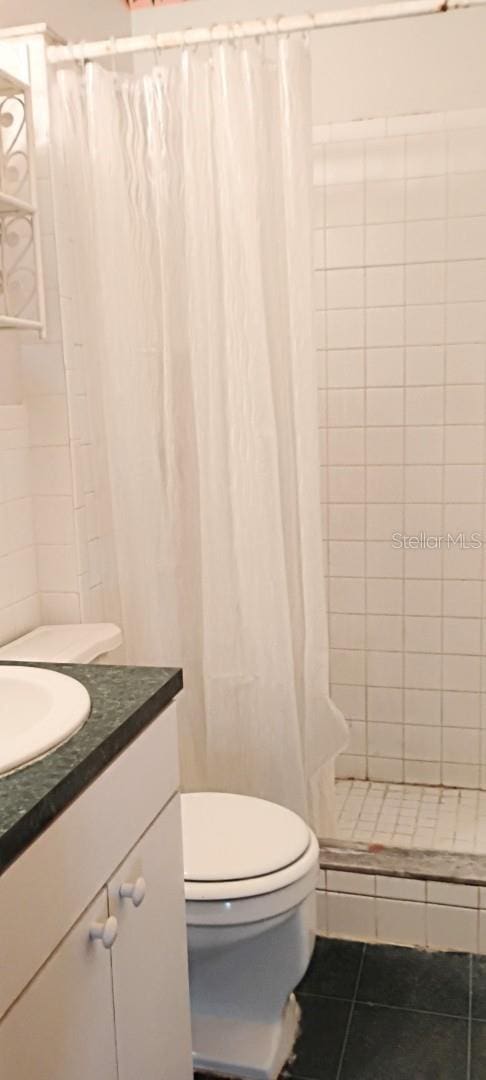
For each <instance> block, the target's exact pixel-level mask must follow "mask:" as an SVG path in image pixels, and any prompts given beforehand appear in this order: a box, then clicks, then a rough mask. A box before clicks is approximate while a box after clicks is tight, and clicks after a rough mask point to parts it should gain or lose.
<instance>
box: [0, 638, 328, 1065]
mask: <svg viewBox="0 0 486 1080" xmlns="http://www.w3.org/2000/svg"><path fill="white" fill-rule="evenodd" d="M121 646H122V635H121V631H120V630H119V628H118V627H117V626H115V625H113V624H112V623H93V624H88V623H75V624H72V625H59V626H40V627H37V628H36V629H35V630H33V631H31V632H30V633H28V634H24V636H23V637H21V638H17V640H15V641H12V642H10V643H9V644H8V645H4V646H3V647H2V648H0V660H3V661H7V662H8V661H22V662H24V663H29V662H40V663H42V662H44V663H91V664H92V663H113V662H114V663H116V662H120V661H121V659H122V657H121ZM181 804H182V830H183V846H184V888H185V901H186V923H187V934H188V946H189V974H190V991H191V1013H192V1036H193V1060H194V1068H195V1069H197V1070H199V1071H201V1072H208V1073H212V1074H214V1075H217V1076H222V1077H234V1078H245V1080H274V1078H276V1077H277V1076H278V1075H279V1073H280V1072H281V1070H282V1068H283V1067H284V1065H285V1063H286V1061H287V1060H288V1058H289V1056H290V1054H291V1052H292V1048H293V1045H294V1043H295V1040H296V1037H297V1034H298V1028H299V1015H300V1014H299V1007H298V1004H297V1001H296V999H295V996H294V994H293V991H294V990H295V987H296V986H297V985H298V983H299V982H300V979H301V978H302V976H303V975H304V973H305V971H306V968H307V966H308V964H309V961H310V958H311V955H312V950H313V947H314V941H315V925H316V910H315V905H316V898H315V888H316V883H317V873H318V866H319V847H318V843H317V839H316V837H315V836H314V833H313V832H312V831H311V829H309V827H308V826H307V825H306V823H305V822H304V821H303V820H302V819H301V818H300V817H298V815H297V814H294V813H292V811H290V810H287V809H286V808H285V807H283V806H278V805H276V804H275V803H271V802H267V801H266V800H264V799H256V798H251V797H249V796H246V795H233V794H225V793H222V792H193V793H191V794H187V795H182V796H181ZM161 962H162V958H161Z"/></svg>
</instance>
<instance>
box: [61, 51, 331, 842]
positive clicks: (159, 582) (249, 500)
mask: <svg viewBox="0 0 486 1080" xmlns="http://www.w3.org/2000/svg"><path fill="white" fill-rule="evenodd" d="M163 56H164V63H159V64H158V65H157V66H156V67H155V68H154V69H153V70H152V71H151V72H150V73H149V74H147V75H144V76H142V77H133V76H129V75H122V74H116V73H114V72H110V71H107V70H104V69H102V68H101V67H100V66H97V65H95V64H90V65H88V66H87V68H86V69H85V73H84V74H82V73H80V72H78V71H73V70H63V71H60V72H59V73H58V75H57V82H56V86H55V93H54V98H55V102H54V104H55V108H54V115H55V124H54V135H55V152H56V154H55V156H56V164H57V175H58V186H57V191H58V197H59V199H60V200H61V210H60V212H61V214H62V215H63V216H64V221H65V223H66V224H65V226H64V227H66V228H67V229H68V231H69V233H70V236H71V238H72V252H73V257H74V260H75V276H76V290H77V295H78V298H79V305H80V315H79V319H80V322H81V324H82V326H83V331H84V332H85V333H86V335H87V337H86V342H85V354H86V357H87V360H88V366H89V372H88V376H89V385H88V390H89V397H90V400H91V403H92V409H93V410H94V415H95V426H97V432H96V444H97V446H98V449H99V455H98V457H99V463H98V464H99V468H100V470H101V471H102V470H103V462H105V464H106V471H107V473H106V475H107V478H106V483H103V482H102V483H101V488H102V490H103V491H104V492H105V502H106V506H105V510H106V518H107V519H108V518H109V517H111V519H112V534H113V540H114V543H113V554H112V558H111V559H110V560H108V561H109V562H110V569H111V571H112V570H113V566H114V565H115V564H116V574H117V578H118V589H119V594H120V601H121V613H122V622H123V632H124V636H125V642H126V647H127V658H128V661H129V662H130V663H132V664H149V665H150V664H155V665H158V664H174V665H179V664H181V665H182V666H183V668H184V683H185V691H184V694H183V695H182V698H181V704H180V721H181V744H182V769H183V782H184V786H185V788H186V789H194V788H208V789H212V790H227V791H237V792H243V793H246V794H251V795H257V796H261V797H264V798H268V799H272V800H274V801H276V802H279V803H282V804H284V805H287V806H289V807H290V808H291V809H293V810H295V811H297V812H298V813H300V814H302V815H303V816H304V817H306V818H307V819H308V820H310V821H311V822H312V823H313V825H314V827H315V828H316V830H317V831H318V833H320V835H330V834H332V829H333V809H332V795H333V762H334V758H335V756H336V754H338V752H339V751H340V750H341V749H342V748H343V746H344V745H345V743H346V739H347V728H346V724H345V721H344V719H343V717H342V715H341V713H340V712H339V711H338V710H337V708H336V707H335V706H334V705H333V703H332V702H331V701H330V698H329V687H328V640H327V616H326V601H325V595H324V584H323V567H322V561H321V546H322V545H321V522H320V506H319V465H318V425H317V393H316V385H317V381H316V371H315V350H314V344H313V331H312V318H313V316H312V271H311V254H310V252H311V222H310V191H311V184H310V148H311V119H310V79H309V64H310V61H309V56H308V47H307V43H306V42H305V41H303V40H302V39H299V38H296V37H292V38H280V39H279V40H278V42H277V43H276V45H275V47H274V49H273V50H272V51H271V52H269V50H268V49H265V48H264V47H263V46H262V45H258V44H255V43H250V44H248V43H245V44H241V43H238V44H236V43H230V44H224V45H217V46H214V47H209V48H207V49H206V48H205V49H204V50H194V49H191V48H187V49H183V50H181V51H180V52H177V53H171V54H163ZM165 56H168V59H167V61H165ZM100 462H101V464H100ZM108 492H109V499H108V495H107V493H108ZM108 502H109V504H110V505H109V506H108ZM107 531H109V530H107ZM107 569H108V568H107ZM108 614H109V613H108Z"/></svg>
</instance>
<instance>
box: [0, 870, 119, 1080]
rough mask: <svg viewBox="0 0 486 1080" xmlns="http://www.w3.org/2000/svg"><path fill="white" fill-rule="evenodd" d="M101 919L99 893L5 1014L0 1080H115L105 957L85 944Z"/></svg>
mask: <svg viewBox="0 0 486 1080" xmlns="http://www.w3.org/2000/svg"><path fill="white" fill-rule="evenodd" d="M107 918H108V897H107V893H106V890H105V889H104V890H103V891H102V892H101V893H100V894H99V896H97V897H96V899H95V900H94V901H93V903H92V904H90V906H89V907H88V908H87V910H86V911H85V912H84V914H83V915H82V916H81V918H80V919H79V920H78V922H77V923H76V925H75V926H73V928H72V930H70V932H69V933H68V934H67V936H66V937H65V938H64V941H62V942H61V944H60V945H59V947H58V949H56V951H55V952H54V953H53V955H52V956H51V957H50V959H49V960H48V961H47V963H46V964H45V965H44V967H43V968H42V970H41V971H40V972H39V973H38V975H37V976H36V977H35V978H34V979H33V980H32V982H31V983H30V985H29V987H28V988H27V989H26V990H25V992H24V993H23V994H22V996H21V997H20V998H19V1000H18V1002H16V1003H15V1005H14V1006H13V1007H12V1008H11V1009H10V1011H9V1012H8V1013H7V1015H6V1017H5V1018H4V1020H3V1021H2V1024H1V1026H0V1076H1V1078H2V1080H34V1077H35V1078H36V1080H37V1078H38V1080H41V1078H42V1080H66V1078H67V1077H69V1080H87V1077H92V1078H93V1080H94V1078H95V1077H96V1078H98V1077H99V1078H100V1080H101V1078H103V1080H117V1067H116V1041H115V1022H114V1014H113V1006H112V997H111V962H110V954H109V951H108V950H107V949H104V948H103V946H101V947H100V945H99V943H98V942H90V937H89V931H90V926H92V925H93V923H95V922H98V921H99V922H104V921H105V920H106V919H107Z"/></svg>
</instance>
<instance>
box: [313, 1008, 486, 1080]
mask: <svg viewBox="0 0 486 1080" xmlns="http://www.w3.org/2000/svg"><path fill="white" fill-rule="evenodd" d="M467 1026H468V1025H467V1020H465V1019H464V1020H463V1019H451V1018H450V1017H445V1016H431V1015H430V1014H427V1013H418V1012H406V1011H405V1010H402V1009H387V1008H385V1007H383V1006H380V1005H360V1004H358V1005H356V1006H355V1010H354V1014H353V1018H352V1022H351V1029H350V1033H349V1038H348V1041H347V1044H346V1049H345V1053H344V1061H343V1068H342V1072H341V1076H340V1080H466V1070H467ZM304 1075H305V1074H304ZM477 1080H479V1077H478V1078H477Z"/></svg>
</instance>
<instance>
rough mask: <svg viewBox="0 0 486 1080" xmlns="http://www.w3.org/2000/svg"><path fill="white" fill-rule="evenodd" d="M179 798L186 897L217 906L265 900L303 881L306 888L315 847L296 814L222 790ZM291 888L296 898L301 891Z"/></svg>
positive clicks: (317, 851) (280, 807)
mask: <svg viewBox="0 0 486 1080" xmlns="http://www.w3.org/2000/svg"><path fill="white" fill-rule="evenodd" d="M181 801H182V833H183V848H184V887H185V895H186V900H187V901H206V902H210V901H213V902H215V906H218V907H219V904H218V903H217V902H218V901H231V900H232V901H244V900H248V899H250V898H252V897H262V898H263V897H265V896H269V895H270V894H274V893H278V892H282V890H287V889H289V887H292V886H296V885H298V883H299V882H302V883H303V882H304V880H305V881H306V883H307V885H306V887H307V889H308V881H307V878H308V875H309V874H314V873H315V871H316V866H317V862H318V854H319V847H318V843H317V840H316V837H315V836H314V834H313V832H312V831H311V830H310V829H309V827H308V825H306V823H305V822H304V821H303V820H302V819H301V818H299V817H298V815H297V814H294V813H293V812H292V811H291V810H287V809H286V808H285V807H283V806H278V805H276V804H275V803H270V802H267V801H266V800H264V799H256V798H252V797H250V796H245V795H233V794H227V793H222V792H196V793H192V794H189V795H183V796H182V800H181ZM291 891H292V893H293V894H295V895H296V896H297V893H300V891H301V890H300V888H298V887H297V888H293V889H292V890H291ZM280 899H281V901H282V900H284V898H283V896H282V897H281V898H280ZM295 902H298V900H297V901H295ZM284 903H286V900H285V901H284ZM204 906H205V907H206V904H205V905H204ZM234 906H235V905H233V907H234ZM260 906H261V905H260ZM267 906H268V905H267ZM279 907H280V903H279ZM280 910H283V909H282V908H281V907H280ZM261 917H265V916H261Z"/></svg>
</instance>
